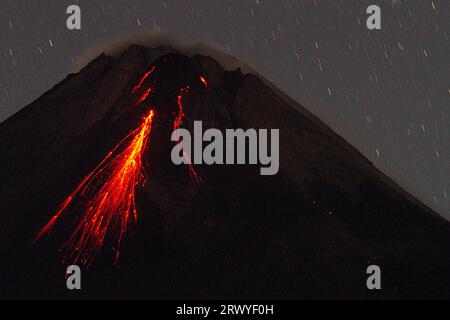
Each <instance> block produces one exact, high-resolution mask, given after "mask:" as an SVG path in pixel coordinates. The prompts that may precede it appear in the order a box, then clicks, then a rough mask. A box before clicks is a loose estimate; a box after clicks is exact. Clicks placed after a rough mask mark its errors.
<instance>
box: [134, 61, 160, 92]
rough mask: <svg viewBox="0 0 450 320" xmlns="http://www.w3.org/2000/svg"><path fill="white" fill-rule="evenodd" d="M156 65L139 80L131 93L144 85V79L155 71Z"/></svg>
mask: <svg viewBox="0 0 450 320" xmlns="http://www.w3.org/2000/svg"><path fill="white" fill-rule="evenodd" d="M155 69H156V67H155V66H153V67H152V68H151V69H150V70H149V71H147V72H146V73H145V74H144V75H143V76H142V77H141V78H140V79H139V82H138V83H137V84H136V85H135V86H134V87H133V90H131V93H135V92H136V91H137V90H139V88H140V87H141V86H142V84H143V83H144V81H145V80H146V79H147V78H148V77H149V76H150V75H151V74H152V73H153V71H155Z"/></svg>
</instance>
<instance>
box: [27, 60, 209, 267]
mask: <svg viewBox="0 0 450 320" xmlns="http://www.w3.org/2000/svg"><path fill="white" fill-rule="evenodd" d="M154 70H155V67H154V66H153V67H152V68H151V69H150V70H149V71H148V72H146V73H145V74H144V75H143V76H142V77H141V78H140V80H139V82H138V83H137V84H136V86H135V87H134V88H133V90H132V93H135V92H136V91H138V90H140V88H141V86H142V85H143V83H144V81H145V80H146V79H147V78H148V77H149V76H150V75H151V73H152V72H153V71H154ZM200 81H201V82H202V83H203V84H204V85H205V87H207V86H208V82H207V81H206V79H205V78H203V77H200ZM153 90H154V86H153V84H152V85H151V86H150V87H148V88H147V89H145V91H143V92H142V93H140V95H139V96H138V98H137V99H136V102H135V103H134V105H133V107H136V106H137V105H139V104H140V103H142V102H143V101H144V100H146V99H147V98H148V96H149V94H150V93H151V92H152V91H153ZM188 91H189V86H186V87H185V88H183V89H181V90H180V93H179V95H178V97H177V98H178V99H177V103H178V114H177V116H176V118H175V119H174V122H173V129H174V130H175V129H178V128H179V127H180V126H181V125H182V124H183V118H184V117H185V113H184V107H183V97H184V96H185V94H187V93H188ZM154 116H155V112H154V111H153V110H150V111H149V112H148V114H147V115H146V116H145V117H144V118H143V119H142V122H141V124H140V126H139V127H138V128H136V129H135V130H133V131H131V132H130V133H129V134H128V135H127V136H126V137H125V138H123V139H122V140H121V141H120V142H119V143H118V144H117V145H116V146H115V147H114V148H113V149H112V150H111V151H110V152H109V153H108V154H107V155H106V157H105V158H104V159H103V160H102V161H101V162H100V164H99V165H98V166H97V167H96V168H95V169H94V170H92V172H90V173H89V174H88V175H86V176H85V177H84V178H83V179H82V180H81V182H80V183H79V184H78V185H77V187H76V188H75V190H74V191H73V192H72V193H71V194H70V195H69V196H68V197H67V198H66V199H65V200H64V202H63V203H62V204H61V205H60V207H59V208H58V210H57V212H56V214H54V215H53V217H52V218H51V219H50V221H49V222H48V223H47V224H46V225H45V226H44V227H43V228H42V229H41V230H40V231H39V233H38V235H37V236H36V239H35V242H36V241H38V240H39V239H40V238H41V237H42V236H43V235H44V234H46V233H47V234H48V233H50V232H51V230H52V228H53V227H54V225H55V224H56V222H57V221H58V220H59V219H60V218H61V216H63V215H64V214H65V213H66V212H68V211H70V212H71V213H72V214H73V213H76V214H80V215H79V222H78V224H77V226H76V228H75V230H74V231H73V233H72V234H71V236H70V238H69V240H68V241H67V242H66V243H65V244H64V245H63V247H62V248H61V249H64V251H65V255H64V258H70V259H71V260H72V261H73V262H74V263H77V262H78V263H80V264H83V265H87V266H89V265H91V263H92V261H93V259H94V257H95V255H96V254H97V252H98V251H99V250H100V249H101V248H102V247H103V245H104V242H105V239H106V237H107V236H108V239H109V238H110V237H111V238H112V240H113V241H115V243H116V244H115V246H116V248H115V250H116V258H115V262H116V263H117V262H118V260H119V257H120V250H121V243H122V240H123V238H124V236H125V234H126V231H127V229H128V227H129V226H130V223H131V222H136V221H137V218H138V213H137V211H136V203H135V191H136V188H137V187H139V186H143V185H144V183H145V181H146V175H145V172H144V168H143V164H142V157H143V155H144V153H145V152H146V149H147V146H148V145H149V136H150V133H151V131H152V122H153V118H154ZM183 157H185V159H186V160H187V162H188V163H189V174H190V176H191V179H192V181H193V182H194V183H196V184H200V183H201V182H202V178H201V177H200V175H199V174H198V173H197V172H196V170H195V168H194V165H193V164H192V161H191V160H190V157H189V155H188V154H187V153H186V152H185V151H183Z"/></svg>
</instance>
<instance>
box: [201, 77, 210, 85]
mask: <svg viewBox="0 0 450 320" xmlns="http://www.w3.org/2000/svg"><path fill="white" fill-rule="evenodd" d="M200 82H201V83H202V84H203V86H204V87H205V88H208V81H207V80H206V79H205V77H203V76H200Z"/></svg>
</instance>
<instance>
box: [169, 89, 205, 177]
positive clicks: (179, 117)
mask: <svg viewBox="0 0 450 320" xmlns="http://www.w3.org/2000/svg"><path fill="white" fill-rule="evenodd" d="M188 91H189V86H187V87H186V88H183V89H181V90H180V93H179V94H178V100H177V102H178V115H177V117H176V118H175V120H174V121H173V130H176V129H178V128H179V127H180V126H181V125H182V124H183V118H184V116H185V113H184V108H183V94H184V93H185V92H188ZM176 138H177V139H178V140H179V138H178V136H177V137H176ZM183 157H184V158H185V160H186V162H187V163H188V164H189V174H190V176H191V179H192V181H193V182H195V183H196V184H197V185H199V184H201V183H202V182H203V180H202V177H200V175H199V174H198V173H197V172H196V171H195V168H194V165H193V164H192V161H191V158H190V157H189V155H188V154H187V153H186V151H184V149H183Z"/></svg>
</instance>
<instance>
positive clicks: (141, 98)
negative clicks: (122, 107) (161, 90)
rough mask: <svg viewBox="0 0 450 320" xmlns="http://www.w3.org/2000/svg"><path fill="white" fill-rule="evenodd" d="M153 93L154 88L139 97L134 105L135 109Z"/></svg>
mask: <svg viewBox="0 0 450 320" xmlns="http://www.w3.org/2000/svg"><path fill="white" fill-rule="evenodd" d="M152 91H153V87H150V88H148V89H147V90H145V91H144V93H143V94H142V95H141V96H140V97H139V99H138V100H137V101H136V103H135V104H134V105H133V107H136V106H138V105H139V104H140V103H141V102H142V101H144V100H145V99H147V98H148V95H149V94H150V93H151V92H152Z"/></svg>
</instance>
